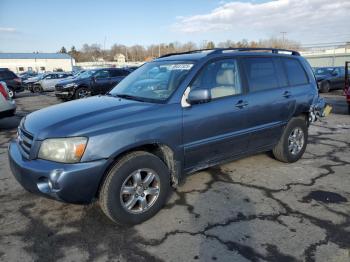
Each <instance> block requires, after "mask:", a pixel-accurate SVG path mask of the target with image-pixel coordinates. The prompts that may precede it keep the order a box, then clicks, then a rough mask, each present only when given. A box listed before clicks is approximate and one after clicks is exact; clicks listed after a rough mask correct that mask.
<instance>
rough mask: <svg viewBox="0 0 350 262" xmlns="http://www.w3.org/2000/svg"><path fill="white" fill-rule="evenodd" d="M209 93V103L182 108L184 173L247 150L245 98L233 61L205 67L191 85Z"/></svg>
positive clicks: (209, 64)
mask: <svg viewBox="0 0 350 262" xmlns="http://www.w3.org/2000/svg"><path fill="white" fill-rule="evenodd" d="M190 88H191V90H193V89H196V88H205V89H209V90H210V92H211V96H212V99H211V101H210V102H207V103H202V104H195V105H191V106H189V107H184V108H183V141H184V155H185V169H186V170H188V171H190V170H193V169H197V168H202V167H205V166H208V165H210V163H215V162H218V161H220V160H222V159H226V158H229V157H232V156H235V155H239V154H243V153H244V152H245V151H246V150H247V144H248V136H247V133H246V118H247V115H246V108H247V104H246V94H245V92H244V89H243V88H242V84H241V77H240V70H239V68H238V62H237V60H236V59H234V58H232V59H231V58H230V59H221V60H215V61H212V62H210V63H208V64H207V65H205V66H204V67H203V68H202V70H201V71H200V72H199V74H198V75H197V76H196V77H195V79H194V81H192V83H191V85H190Z"/></svg>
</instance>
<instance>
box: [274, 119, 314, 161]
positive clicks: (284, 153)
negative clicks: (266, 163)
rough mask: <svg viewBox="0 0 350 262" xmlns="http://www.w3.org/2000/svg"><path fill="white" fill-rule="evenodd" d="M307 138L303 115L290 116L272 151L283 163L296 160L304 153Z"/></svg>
mask: <svg viewBox="0 0 350 262" xmlns="http://www.w3.org/2000/svg"><path fill="white" fill-rule="evenodd" d="M307 140H308V127H307V121H306V119H305V117H297V118H292V119H291V120H290V121H289V122H288V124H287V126H286V127H285V129H284V131H283V134H282V136H281V138H280V140H279V142H278V144H277V145H276V146H275V147H274V148H273V150H272V153H273V155H274V156H275V158H276V159H277V160H279V161H282V162H285V163H293V162H296V161H298V160H299V159H300V158H301V157H302V155H303V154H304V152H305V149H306V145H307Z"/></svg>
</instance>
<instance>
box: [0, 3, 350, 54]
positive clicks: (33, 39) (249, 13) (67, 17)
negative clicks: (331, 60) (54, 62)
mask: <svg viewBox="0 0 350 262" xmlns="http://www.w3.org/2000/svg"><path fill="white" fill-rule="evenodd" d="M349 19H350V0H274V1H266V0H260V1H259V0H255V1H248V0H241V1H213V0H176V1H165V0H152V1H147V0H134V1H112V0H111V1H108V0H99V1H96V0H93V1H89V0H85V1H83V0H76V1H69V0H59V1H44V0H36V1H35V0H22V1H21V0H0V51H2V52H33V51H41V52H56V51H57V50H59V49H60V48H61V47H62V46H65V47H66V48H68V49H69V48H70V47H71V46H72V45H75V46H76V47H77V48H80V47H81V46H82V45H83V44H84V43H89V44H92V43H98V44H100V45H101V46H102V47H103V46H104V45H105V46H106V48H109V47H110V46H111V45H112V44H114V43H120V44H127V45H133V44H141V45H149V44H151V43H161V42H173V41H180V42H186V41H194V42H196V43H200V42H202V41H204V40H212V41H214V42H220V41H225V40H227V39H230V40H233V41H239V40H242V39H248V40H259V39H265V38H269V37H281V35H282V34H281V32H287V34H286V36H287V38H289V39H291V40H295V41H298V42H300V43H302V44H312V43H329V42H344V41H350V27H349Z"/></svg>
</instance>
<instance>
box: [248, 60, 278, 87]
mask: <svg viewBox="0 0 350 262" xmlns="http://www.w3.org/2000/svg"><path fill="white" fill-rule="evenodd" d="M243 63H244V69H245V71H246V74H247V78H248V84H249V89H250V92H257V91H261V90H266V89H270V88H277V87H278V86H279V82H278V72H277V69H276V66H275V63H274V60H273V58H270V57H251V58H245V59H243Z"/></svg>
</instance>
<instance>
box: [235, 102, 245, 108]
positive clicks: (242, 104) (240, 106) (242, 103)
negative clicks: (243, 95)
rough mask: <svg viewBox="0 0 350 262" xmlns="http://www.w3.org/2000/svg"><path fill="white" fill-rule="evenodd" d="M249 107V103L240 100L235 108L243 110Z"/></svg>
mask: <svg viewBox="0 0 350 262" xmlns="http://www.w3.org/2000/svg"><path fill="white" fill-rule="evenodd" d="M247 105H248V102H247V101H243V100H239V101H238V102H237V103H236V105H235V106H236V107H238V108H240V109H242V108H244V107H246V106H247Z"/></svg>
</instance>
